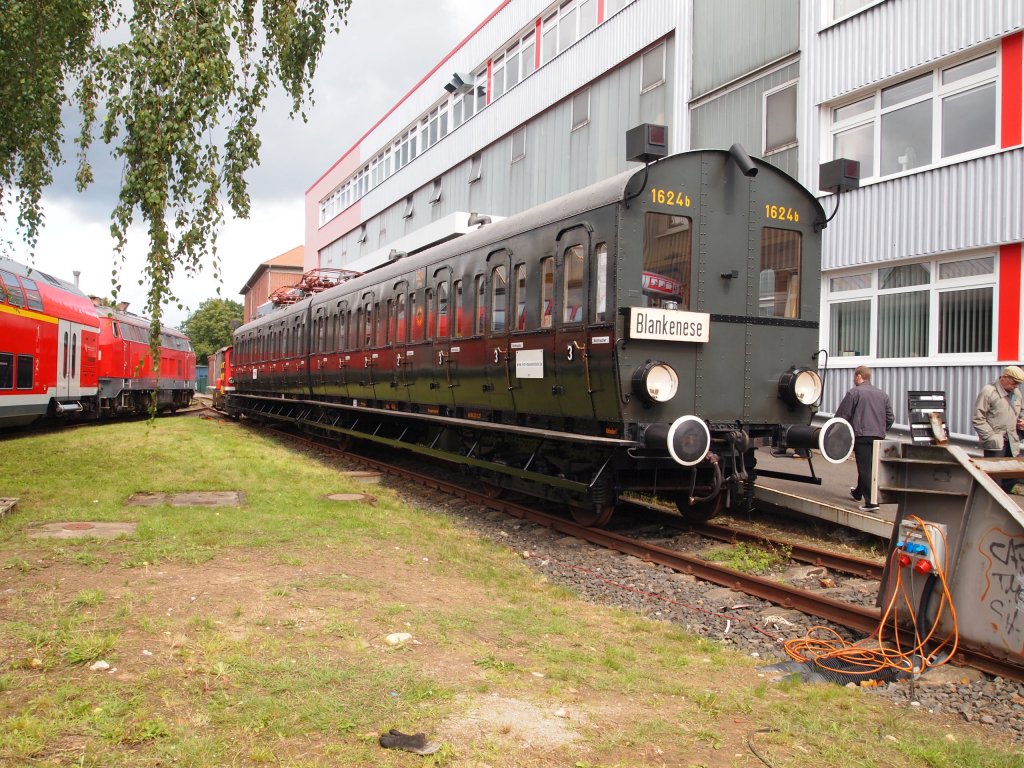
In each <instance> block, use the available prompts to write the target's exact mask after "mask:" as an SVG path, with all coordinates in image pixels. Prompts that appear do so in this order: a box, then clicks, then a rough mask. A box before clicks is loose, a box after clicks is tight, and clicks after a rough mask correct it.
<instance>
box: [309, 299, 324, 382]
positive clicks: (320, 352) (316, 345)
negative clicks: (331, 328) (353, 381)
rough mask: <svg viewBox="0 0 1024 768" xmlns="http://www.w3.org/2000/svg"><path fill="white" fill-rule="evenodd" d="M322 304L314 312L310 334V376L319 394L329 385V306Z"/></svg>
mask: <svg viewBox="0 0 1024 768" xmlns="http://www.w3.org/2000/svg"><path fill="white" fill-rule="evenodd" d="M328 306H329V305H327V304H321V305H320V306H319V307H317V308H316V311H315V312H314V313H313V325H312V332H311V334H310V345H309V346H310V350H309V378H310V383H311V385H312V388H313V390H314V391H315V392H316V393H317V394H323V393H324V387H326V386H327V362H328V357H327V327H328V326H327V320H328V317H327V308H328Z"/></svg>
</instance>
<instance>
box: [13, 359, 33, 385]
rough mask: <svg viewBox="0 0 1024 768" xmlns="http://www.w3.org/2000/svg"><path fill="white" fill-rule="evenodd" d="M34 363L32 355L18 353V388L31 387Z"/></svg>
mask: <svg viewBox="0 0 1024 768" xmlns="http://www.w3.org/2000/svg"><path fill="white" fill-rule="evenodd" d="M34 364H35V360H34V359H33V357H32V355H18V383H17V387H18V389H32V374H33V368H34Z"/></svg>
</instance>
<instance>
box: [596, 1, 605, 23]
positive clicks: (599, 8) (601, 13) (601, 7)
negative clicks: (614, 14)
mask: <svg viewBox="0 0 1024 768" xmlns="http://www.w3.org/2000/svg"><path fill="white" fill-rule="evenodd" d="M604 3H605V0H597V23H598V24H600V23H601V22H602V21H604Z"/></svg>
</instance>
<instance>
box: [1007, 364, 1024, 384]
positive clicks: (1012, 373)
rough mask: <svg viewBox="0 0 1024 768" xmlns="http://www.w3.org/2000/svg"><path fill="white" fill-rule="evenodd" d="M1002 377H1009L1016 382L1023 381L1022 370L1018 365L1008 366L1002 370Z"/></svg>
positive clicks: (1023, 373)
mask: <svg viewBox="0 0 1024 768" xmlns="http://www.w3.org/2000/svg"><path fill="white" fill-rule="evenodd" d="M1003 376H1009V377H1010V378H1011V379H1013V380H1014V381H1017V382H1021V381H1024V370H1021V367H1020V366H1019V365H1008V366H1006V367H1005V368H1003Z"/></svg>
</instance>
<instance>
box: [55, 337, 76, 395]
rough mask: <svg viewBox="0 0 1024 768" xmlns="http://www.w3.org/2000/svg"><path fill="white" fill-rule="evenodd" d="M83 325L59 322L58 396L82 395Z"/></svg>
mask: <svg viewBox="0 0 1024 768" xmlns="http://www.w3.org/2000/svg"><path fill="white" fill-rule="evenodd" d="M81 364H82V325H81V323H72V322H70V321H68V320H59V321H58V323H57V394H56V397H57V398H61V399H63V398H70V397H81V396H82V384H81V382H82V372H81Z"/></svg>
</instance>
